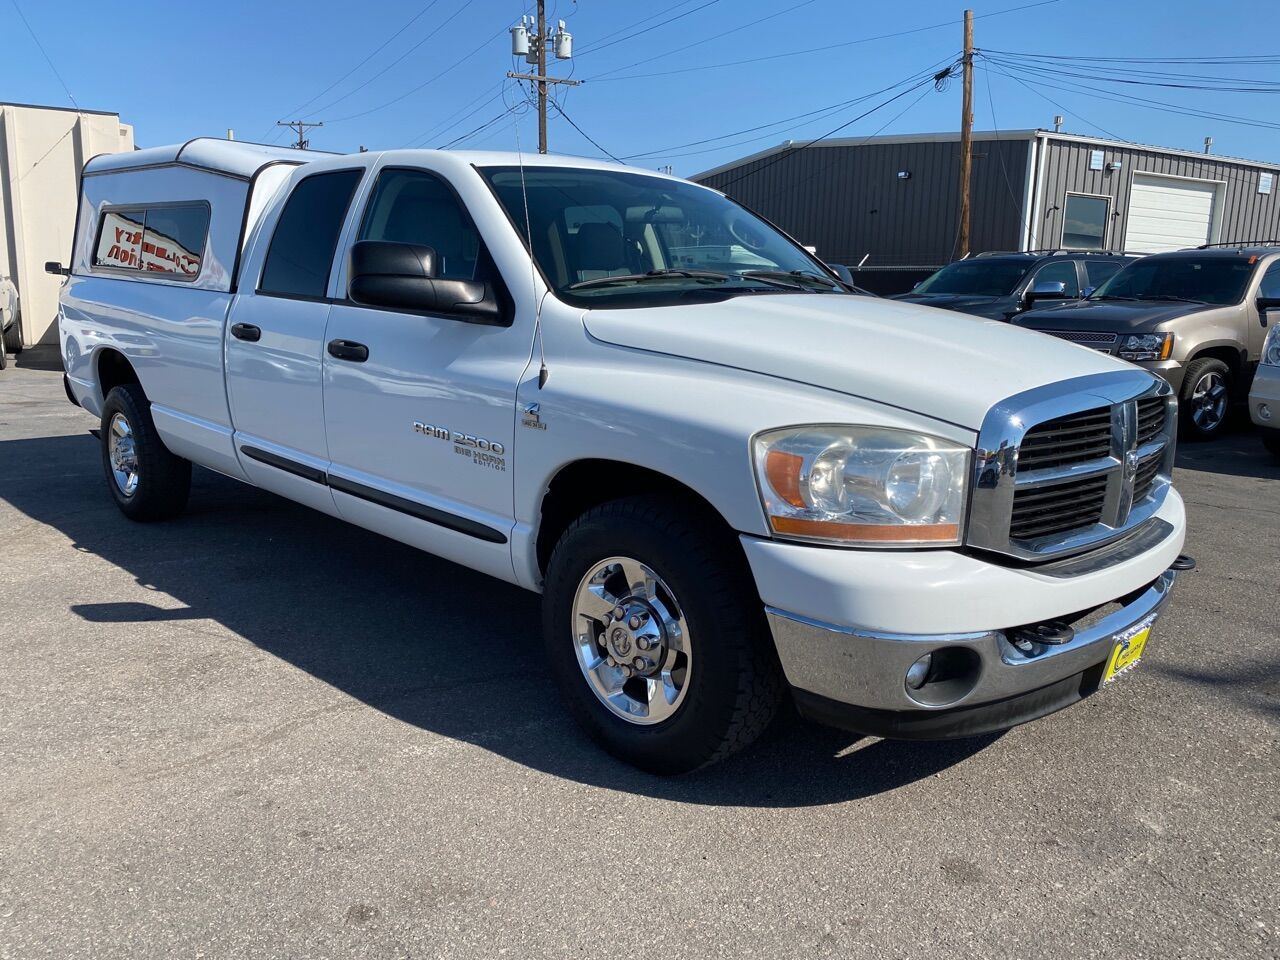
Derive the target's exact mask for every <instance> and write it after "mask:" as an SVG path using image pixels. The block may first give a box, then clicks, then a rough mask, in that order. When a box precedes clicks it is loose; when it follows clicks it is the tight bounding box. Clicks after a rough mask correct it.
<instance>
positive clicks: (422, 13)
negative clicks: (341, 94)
mask: <svg viewBox="0 0 1280 960" xmlns="http://www.w3.org/2000/svg"><path fill="white" fill-rule="evenodd" d="M439 2H440V0H431V2H430V3H428V4H427V5H426V6H425V7H423V8H422V9H421V10H419V11H418V12H417V13H415V14H414V15H413V16H412V17H410V18H409V19H408V20H406V21H405V22H404V24H403V25H402V26H401V27H400V29H399V30H397V31H396V32H395V33H393V34H391V36H389V37H387V39H385V40H383V41H382V43H380V44H379V45H378V46H377V47H375V48H374V49H373V51H372V52H371V53H370V54H369V55H368V56H367V57H365V58H364V59H363V60H361V61H360V62H359V63H357V64H356V65H355V66H354V67H352V68H351V69H350V70H348V71H347V72H346V73H344V74H343V75H342V76H340V77H339V78H338V79H337V80H335V81H333V83H331V84H329V85H328V86H327V87H325V88H324V89H323V90H321V91H320V92H319V93H317V94H316V95H315V96H314V97H312V98H311V99H310V100H307V101H305V102H304V103H301V104H299V105H298V106H296V107H294V108H293V109H292V110H286V111H285V113H287V114H288V113H291V114H293V115H294V116H297V115H298V114H299V113H300V112H301V111H302V110H304V109H305V108H307V107H309V106H311V104H313V103H315V102H316V101H317V100H319V99H320V98H321V97H323V96H324V95H325V94H326V93H328V92H329V91H330V90H332V89H333V88H334V87H336V86H338V84H340V83H342V82H343V81H344V80H346V79H347V78H348V77H349V76H351V75H352V74H353V73H355V72H356V71H357V70H359V69H360V68H361V67H363V66H364V65H365V64H366V63H368V62H369V61H370V60H372V59H373V58H374V57H375V56H377V55H378V54H379V53H381V52H382V51H383V50H385V49H386V48H387V47H388V46H389V45H390V43H391V42H392V41H393V40H395V39H396V38H397V37H398V36H400V34H402V33H404V32H405V31H406V30H408V29H409V28H410V27H411V26H413V25H414V24H415V23H417V22H418V21H419V20H421V19H422V17H423V16H425V15H426V13H427V12H428V11H429V10H430V9H431V8H432V7H434V6H435V5H436V4H437V3H439ZM271 132H275V131H274V129H273V130H272V131H271ZM264 136H265V134H264Z"/></svg>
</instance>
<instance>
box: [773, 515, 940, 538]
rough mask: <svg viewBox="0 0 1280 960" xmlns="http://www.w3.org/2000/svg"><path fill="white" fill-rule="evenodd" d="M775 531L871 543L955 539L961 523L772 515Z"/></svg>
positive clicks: (796, 535)
mask: <svg viewBox="0 0 1280 960" xmlns="http://www.w3.org/2000/svg"><path fill="white" fill-rule="evenodd" d="M769 522H770V523H772V524H773V532H774V533H781V534H784V535H790V536H793V537H811V538H813V539H815V540H816V539H821V540H858V541H864V542H868V543H955V542H956V541H957V540H959V539H960V525H959V524H958V523H917V524H903V525H901V526H887V525H885V524H879V523H838V522H836V521H832V520H806V519H803V518H801V517H770V518H769Z"/></svg>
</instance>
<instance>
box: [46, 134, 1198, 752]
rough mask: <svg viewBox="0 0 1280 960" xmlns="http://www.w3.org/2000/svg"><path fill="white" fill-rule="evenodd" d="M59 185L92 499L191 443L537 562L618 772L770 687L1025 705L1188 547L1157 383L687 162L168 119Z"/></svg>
mask: <svg viewBox="0 0 1280 960" xmlns="http://www.w3.org/2000/svg"><path fill="white" fill-rule="evenodd" d="M80 203H81V209H80V216H79V226H78V232H77V234H76V237H75V241H74V249H73V251H72V259H71V263H70V266H69V267H65V268H64V267H61V266H60V265H58V264H52V265H51V269H52V270H54V271H55V272H60V273H67V274H69V279H68V280H67V282H66V283H65V285H64V287H63V290H62V294H61V315H60V324H59V326H60V331H61V343H62V351H63V357H64V362H65V364H66V372H67V384H68V390H69V393H70V395H71V396H72V397H73V399H74V401H75V402H77V403H79V404H80V405H81V406H83V407H84V408H85V409H86V410H88V411H90V412H91V413H93V414H94V415H97V416H100V417H101V426H102V429H101V438H102V460H103V464H104V468H105V473H106V478H107V487H108V489H109V490H110V492H111V495H112V496H113V497H114V498H115V500H116V502H117V503H118V504H119V506H120V509H121V510H123V511H124V513H125V514H126V515H128V516H129V517H132V518H134V519H137V520H156V519H164V518H171V517H175V516H177V515H178V514H179V513H180V512H181V511H182V509H183V506H184V504H185V503H186V500H187V495H188V486H189V481H190V469H191V467H190V465H191V463H197V464H201V465H203V466H206V467H209V468H211V469H213V470H216V471H218V472H220V473H223V474H226V475H228V476H231V477H235V478H237V479H239V480H242V481H245V482H247V483H251V484H254V485H256V486H259V487H262V488H265V489H267V490H271V491H274V492H276V493H278V494H281V495H283V496H285V497H289V498H291V499H293V500H296V501H298V502H301V503H305V504H307V505H309V506H311V507H314V508H315V509H317V510H320V511H322V512H324V513H327V514H331V515H333V516H336V517H341V518H344V519H346V520H348V521H350V522H352V523H355V524H358V525H360V526H363V527H366V528H368V529H370V530H374V531H377V532H379V533H382V534H385V535H386V536H389V537H392V538H395V539H397V540H401V541H403V542H405V543H409V544H413V545H415V546H417V547H420V548H422V549H424V550H427V551H430V552H432V553H435V554H438V555H440V556H442V557H445V558H448V559H450V560H453V561H456V562H457V563H460V564H462V565H464V566H467V567H470V568H472V569H474V570H479V571H483V572H485V573H487V574H490V575H492V576H494V577H497V578H499V579H502V580H506V581H509V582H511V583H515V584H519V585H520V586H522V587H526V588H528V589H529V590H534V591H540V592H541V593H542V596H543V609H544V624H543V626H544V630H543V633H544V648H543V649H544V653H545V662H546V665H547V667H548V668H549V670H550V672H551V673H552V674H554V675H555V677H556V678H557V680H558V681H559V684H560V686H561V688H562V690H563V693H564V696H565V699H566V702H567V703H568V706H569V708H570V710H571V711H572V712H573V714H574V715H575V716H576V717H577V719H578V720H579V721H580V722H581V724H582V725H583V727H584V728H585V729H586V730H587V731H588V732H589V733H590V734H591V735H592V736H593V737H594V738H595V739H596V740H597V741H598V742H600V743H601V744H603V745H604V747H605V748H606V749H608V750H610V751H611V752H613V753H614V754H615V755H617V756H619V757H622V758H624V759H625V760H627V761H629V762H631V763H634V764H637V765H639V766H641V767H643V768H646V769H649V770H653V771H657V772H663V773H674V772H681V771H686V770H690V769H693V768H696V767H698V766H700V765H702V764H705V763H708V762H710V761H713V760H716V759H718V758H720V757H723V756H725V755H726V754H728V753H730V752H732V751H733V750H735V749H737V748H739V747H742V746H743V745H744V744H746V743H748V742H750V741H751V740H752V739H753V738H754V737H755V736H756V735H757V734H758V733H759V732H760V731H761V730H762V729H763V728H764V727H765V725H766V724H767V723H768V722H769V720H770V718H771V717H772V716H773V714H774V711H775V709H776V707H777V706H778V704H779V703H780V702H782V700H783V699H784V697H785V696H786V695H787V693H788V691H789V693H790V696H791V699H792V700H793V701H794V702H795V703H796V705H797V706H798V707H799V708H800V709H801V710H802V711H803V712H804V713H805V714H807V715H809V716H811V717H815V718H818V719H821V720H824V721H827V722H831V723H836V724H840V725H843V726H846V727H848V728H850V729H854V730H859V731H863V732H868V733H874V734H879V735H885V736H895V737H922V738H928V737H947V736H962V735H969V734H975V733H981V732H985V731H991V730H996V729H1001V728H1004V727H1008V726H1011V725H1013V724H1016V723H1021V722H1023V721H1026V720H1030V719H1033V718H1036V717H1040V716H1043V715H1045V714H1048V713H1050V712H1052V711H1054V710H1057V709H1059V708H1061V707H1064V706H1066V705H1068V704H1071V703H1074V702H1075V701H1077V700H1079V699H1081V698H1082V697H1084V696H1086V695H1088V694H1091V693H1093V692H1094V691H1095V690H1097V689H1098V688H1099V687H1100V686H1101V685H1102V684H1104V683H1105V682H1106V681H1108V680H1110V679H1112V678H1113V677H1115V676H1116V675H1118V674H1119V673H1121V672H1123V671H1125V670H1126V669H1127V668H1129V667H1131V666H1132V665H1133V664H1134V663H1135V662H1136V661H1137V659H1138V658H1139V657H1140V656H1141V654H1142V652H1143V649H1144V647H1145V644H1146V642H1147V637H1148V635H1149V634H1150V631H1151V625H1152V622H1153V621H1154V620H1155V618H1156V616H1157V614H1158V613H1159V612H1160V610H1161V608H1162V607H1163V605H1164V604H1165V602H1166V601H1167V600H1168V598H1169V595H1170V591H1171V589H1172V587H1173V583H1174V580H1175V577H1176V568H1178V567H1179V566H1180V565H1181V564H1182V563H1185V561H1180V555H1181V551H1182V545H1183V537H1184V533H1185V528H1186V521H1185V517H1184V513H1183V504H1182V500H1181V498H1180V497H1179V496H1178V494H1177V492H1176V491H1175V490H1174V489H1173V486H1172V485H1171V482H1170V476H1171V471H1172V464H1173V453H1174V430H1175V426H1176V421H1177V417H1176V409H1175V402H1174V400H1173V398H1172V396H1171V395H1170V389H1169V387H1168V385H1167V384H1166V383H1165V382H1164V381H1163V380H1161V379H1159V378H1157V377H1154V376H1152V375H1151V374H1149V373H1147V372H1145V371H1143V370H1139V369H1136V368H1135V367H1133V366H1131V365H1129V364H1126V363H1122V362H1120V361H1118V360H1116V359H1114V358H1111V357H1108V356H1105V355H1102V354H1099V353H1097V352H1095V351H1092V350H1089V349H1086V348H1083V347H1079V346H1075V345H1073V344H1069V343H1064V342H1062V341H1060V340H1057V339H1054V338H1052V337H1047V336H1043V335H1041V334H1037V333H1031V332H1027V331H1024V330H1018V329H1016V328H1014V327H1011V326H1010V325H1008V324H1005V323H1001V322H997V321H988V320H981V319H977V318H974V319H968V318H964V317H958V316H957V315H956V314H954V313H949V312H943V311H938V310H932V309H929V308H924V307H919V306H914V305H909V304H900V303H893V302H890V301H884V300H876V299H871V298H867V297H864V296H858V295H855V294H852V293H850V292H848V291H847V290H846V289H845V288H844V287H843V286H842V285H841V283H840V282H839V281H838V280H837V279H836V277H835V276H834V275H833V274H832V273H831V272H830V270H829V269H828V268H826V267H825V266H824V265H823V264H822V263H821V262H820V261H818V260H817V259H816V258H815V257H814V256H812V255H811V254H810V253H808V252H807V251H806V250H805V249H804V248H803V247H801V246H799V245H798V244H797V243H795V242H794V241H793V240H792V239H790V238H789V237H787V236H785V235H783V234H781V233H779V232H778V230H777V229H776V228H774V227H772V226H770V225H769V224H767V223H765V222H763V221H761V220H760V219H758V218H757V217H755V216H753V215H752V214H751V213H749V212H748V211H746V210H745V209H743V208H742V207H740V206H739V205H737V204H736V203H734V202H733V201H732V200H730V199H728V198H726V197H725V196H723V195H722V194H720V193H718V192H716V191H714V190H710V189H707V188H705V187H701V186H697V185H694V184H691V183H688V182H686V181H683V180H679V179H676V178H674V177H668V176H662V175H658V174H654V173H651V172H649V171H643V170H636V169H630V168H626V167H623V166H618V165H612V164H607V163H598V162H594V161H590V160H582V159H578V158H567V157H534V156H520V155H516V154H505V153H448V152H435V151H392V152H387V153H362V154H359V155H353V156H332V157H320V156H318V155H315V154H306V153H299V152H297V151H293V150H277V149H273V148H268V147H257V146H253V145H247V144H238V143H227V142H221V141H210V140H197V141H193V142H191V143H188V144H186V145H184V146H182V147H180V148H177V147H169V148H156V149H151V150H142V151H138V152H134V153H128V154H115V155H112V156H105V157H99V158H95V159H94V160H91V161H90V162H89V163H88V165H87V168H86V170H85V171H84V177H83V182H82V196H81V201H80ZM693 247H703V248H706V249H705V251H704V252H702V253H698V252H696V251H692V250H691V248H693ZM672 251H679V255H678V258H677V257H675V256H673V254H672ZM691 260H696V262H697V264H698V265H697V267H696V268H694V267H692V266H689V265H688V264H689V262H690V261H691ZM428 588H429V589H431V590H433V591H434V592H435V593H436V594H437V595H438V596H439V598H440V603H441V604H442V605H447V604H448V603H449V586H448V583H447V582H437V583H434V584H430V585H429V586H428ZM386 600H387V602H394V598H391V597H388V598H386ZM281 602H282V603H287V602H289V601H288V598H287V597H282V598H281ZM473 612H474V613H475V614H476V615H478V616H480V615H483V610H476V611H473ZM1116 695H1118V696H1124V695H1125V692H1124V691H1120V692H1118V693H1117V694H1116Z"/></svg>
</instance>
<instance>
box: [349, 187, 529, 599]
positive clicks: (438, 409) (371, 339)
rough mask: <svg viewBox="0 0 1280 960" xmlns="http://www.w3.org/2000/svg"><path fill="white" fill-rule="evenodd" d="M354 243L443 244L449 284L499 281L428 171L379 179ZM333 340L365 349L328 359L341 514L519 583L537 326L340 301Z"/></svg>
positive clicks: (440, 267)
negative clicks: (521, 451) (528, 387)
mask: <svg viewBox="0 0 1280 960" xmlns="http://www.w3.org/2000/svg"><path fill="white" fill-rule="evenodd" d="M354 239H355V240H383V241H392V242H399V243H413V244H418V245H421V246H427V247H431V248H432V249H433V250H434V251H435V253H436V260H437V276H440V277H443V278H448V279H464V280H472V279H479V280H487V281H490V282H493V283H495V284H499V285H500V284H501V278H500V277H499V276H498V274H497V270H496V268H495V267H494V265H493V261H492V260H491V259H490V257H489V254H488V252H487V250H486V248H485V244H484V241H483V239H482V238H481V236H480V234H479V232H478V231H477V229H476V227H475V224H474V223H473V222H472V220H471V217H470V216H469V215H468V213H467V211H466V208H465V207H464V206H463V204H462V203H461V201H460V200H459V199H458V197H457V195H456V194H455V193H454V191H453V189H452V187H450V185H449V184H448V183H447V182H446V181H445V180H444V179H443V178H442V177H440V176H437V175H435V174H433V173H430V172H427V171H425V170H422V169H410V168H403V167H387V168H384V169H383V170H382V171H381V172H380V173H379V174H378V177H377V180H376V182H375V183H374V185H373V188H372V190H371V192H370V195H369V201H368V203H367V205H366V209H365V210H364V211H363V214H362V217H361V220H360V225H359V228H358V230H357V232H356V234H355V237H354ZM325 339H326V341H327V342H329V343H333V342H335V341H340V342H342V343H343V344H347V345H354V347H352V349H354V350H355V352H350V351H344V350H339V351H338V353H337V355H333V354H326V356H325V357H324V379H325V385H324V408H325V427H326V433H327V437H328V446H329V457H330V459H331V461H332V463H331V466H330V485H331V486H332V488H333V496H334V500H335V502H336V503H337V504H338V508H339V510H340V511H341V513H342V515H343V516H345V517H347V518H348V519H350V520H352V521H353V522H356V523H359V524H361V525H362V526H367V527H370V528H372V529H375V530H378V531H380V532H382V533H385V534H387V535H388V536H392V537H395V538H396V539H399V540H403V541H405V542H408V543H412V544H414V545H415V546H419V547H421V548H423V549H425V550H429V551H431V552H432V553H436V554H439V555H441V556H444V557H447V558H449V559H453V560H458V561H459V562H463V563H466V564H467V565H469V566H473V567H476V568H478V569H481V570H484V571H485V572H487V573H492V574H494V575H497V576H501V577H503V578H505V579H511V577H512V571H511V558H510V547H509V545H508V538H509V537H510V535H511V527H512V515H513V506H512V491H513V482H512V477H513V466H512V454H513V448H514V445H515V437H514V431H515V422H516V416H515V397H516V385H517V383H518V382H519V379H520V377H521V375H522V373H523V372H524V370H525V368H526V367H527V366H528V363H529V357H530V352H531V347H532V330H531V328H530V326H529V325H527V324H521V323H518V322H517V323H515V324H514V325H512V326H485V325H479V324H474V323H467V322H466V321H464V320H461V319H458V318H454V317H450V316H447V315H429V314H422V313H402V312H399V311H395V310H385V309H380V308H373V307H364V306H359V305H356V304H352V303H349V302H339V303H335V304H334V306H333V307H332V310H331V312H330V314H329V326H328V331H327V333H326V334H325ZM344 354H345V355H344Z"/></svg>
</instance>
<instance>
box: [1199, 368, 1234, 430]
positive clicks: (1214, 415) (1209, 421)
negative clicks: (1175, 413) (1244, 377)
mask: <svg viewBox="0 0 1280 960" xmlns="http://www.w3.org/2000/svg"><path fill="white" fill-rule="evenodd" d="M1227 400H1228V390H1227V381H1226V378H1225V377H1223V375H1222V374H1221V373H1218V372H1217V371H1216V370H1210V371H1209V372H1208V373H1206V374H1204V375H1203V376H1202V377H1201V378H1200V379H1199V380H1197V381H1196V384H1195V386H1194V387H1193V388H1192V389H1191V420H1192V422H1193V423H1194V424H1195V425H1196V427H1198V428H1199V429H1200V430H1201V431H1203V432H1205V433H1209V432H1211V431H1213V430H1216V429H1218V427H1219V426H1221V425H1222V421H1223V419H1224V418H1225V417H1226V415H1227Z"/></svg>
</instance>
